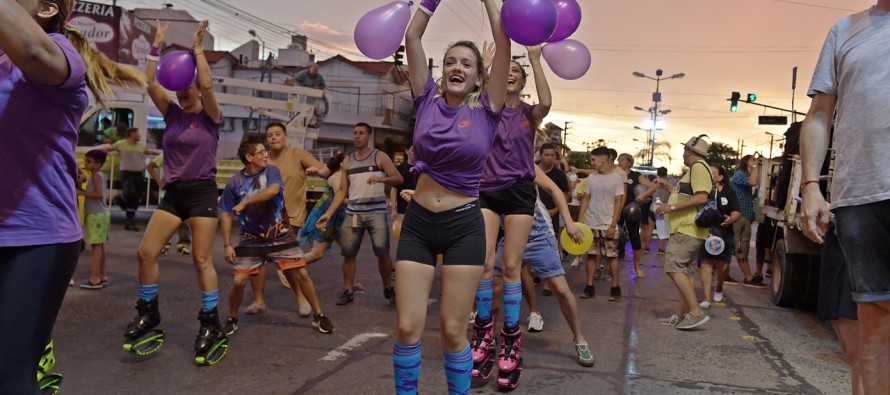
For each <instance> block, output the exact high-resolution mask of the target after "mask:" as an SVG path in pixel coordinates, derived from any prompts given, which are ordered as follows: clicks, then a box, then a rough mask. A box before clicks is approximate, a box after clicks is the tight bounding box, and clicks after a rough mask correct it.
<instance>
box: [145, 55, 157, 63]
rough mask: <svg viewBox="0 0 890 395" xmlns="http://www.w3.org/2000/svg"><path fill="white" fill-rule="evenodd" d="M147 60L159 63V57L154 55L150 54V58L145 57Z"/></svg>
mask: <svg viewBox="0 0 890 395" xmlns="http://www.w3.org/2000/svg"><path fill="white" fill-rule="evenodd" d="M145 59H146V60H148V61H149V62H151V61H155V62H157V61H158V55H152V54H149V55H148V56H146V57H145Z"/></svg>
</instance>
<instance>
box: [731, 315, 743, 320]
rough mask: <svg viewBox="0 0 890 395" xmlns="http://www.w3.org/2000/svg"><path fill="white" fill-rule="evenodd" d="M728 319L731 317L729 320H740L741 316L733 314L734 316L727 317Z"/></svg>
mask: <svg viewBox="0 0 890 395" xmlns="http://www.w3.org/2000/svg"><path fill="white" fill-rule="evenodd" d="M729 319H731V320H733V321H741V320H742V317H739V316H737V315H734V316H732V317H729Z"/></svg>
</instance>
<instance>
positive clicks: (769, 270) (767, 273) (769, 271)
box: [763, 269, 773, 277]
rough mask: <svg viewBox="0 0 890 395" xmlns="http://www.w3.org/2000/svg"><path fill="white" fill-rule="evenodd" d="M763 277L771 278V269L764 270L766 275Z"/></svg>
mask: <svg viewBox="0 0 890 395" xmlns="http://www.w3.org/2000/svg"><path fill="white" fill-rule="evenodd" d="M763 275H764V276H767V277H772V276H773V269H766V273H764V274H763Z"/></svg>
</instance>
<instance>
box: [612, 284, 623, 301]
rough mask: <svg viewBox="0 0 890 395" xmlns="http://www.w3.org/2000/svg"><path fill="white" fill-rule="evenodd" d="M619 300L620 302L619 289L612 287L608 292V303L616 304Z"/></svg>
mask: <svg viewBox="0 0 890 395" xmlns="http://www.w3.org/2000/svg"><path fill="white" fill-rule="evenodd" d="M619 300H621V287H612V289H610V290H609V301H610V302H617V301H619Z"/></svg>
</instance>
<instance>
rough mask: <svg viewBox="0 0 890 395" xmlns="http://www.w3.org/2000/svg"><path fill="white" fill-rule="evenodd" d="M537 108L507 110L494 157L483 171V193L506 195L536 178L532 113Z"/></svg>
mask: <svg viewBox="0 0 890 395" xmlns="http://www.w3.org/2000/svg"><path fill="white" fill-rule="evenodd" d="M534 108H535V107H534V106H532V105H530V104H528V103H525V102H520V104H519V107H517V108H509V107H504V110H503V111H501V120H500V122H498V129H497V133H496V134H495V136H494V144H492V145H491V154H490V155H489V156H488V161H486V163H485V170H483V171H482V183H481V184H480V185H479V190H480V191H482V192H495V191H503V190H504V189H507V188H510V187H511V186H513V184H515V183H516V181H518V180H522V179H526V178H528V179H534V178H535V161H534V155H535V152H534V147H532V144H534V139H535V128H534V125H533V124H532V110H533V109H534Z"/></svg>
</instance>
